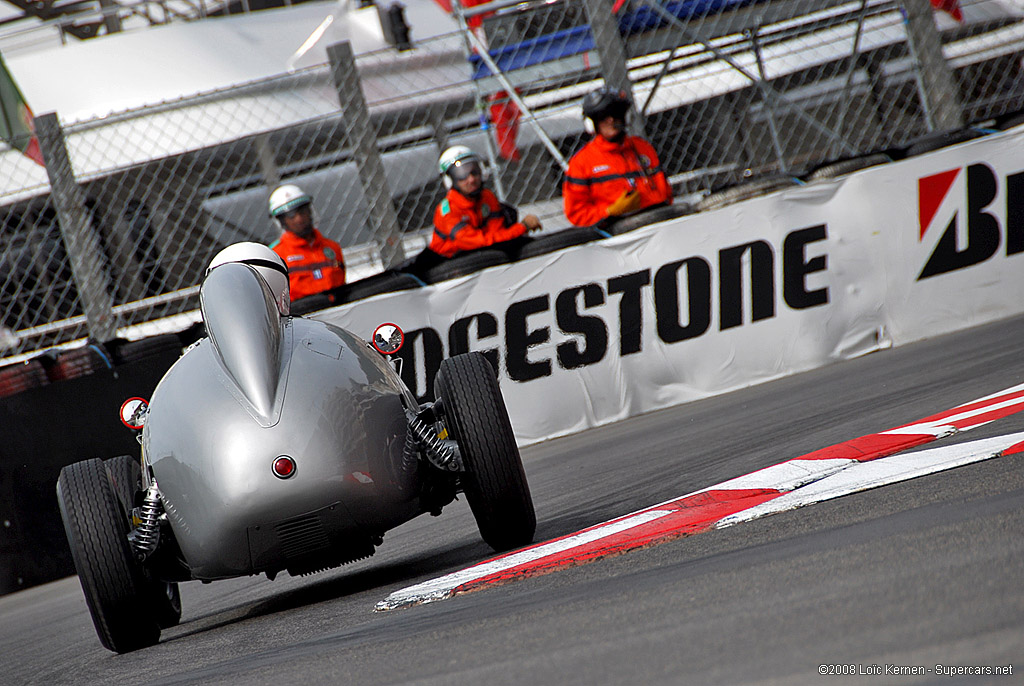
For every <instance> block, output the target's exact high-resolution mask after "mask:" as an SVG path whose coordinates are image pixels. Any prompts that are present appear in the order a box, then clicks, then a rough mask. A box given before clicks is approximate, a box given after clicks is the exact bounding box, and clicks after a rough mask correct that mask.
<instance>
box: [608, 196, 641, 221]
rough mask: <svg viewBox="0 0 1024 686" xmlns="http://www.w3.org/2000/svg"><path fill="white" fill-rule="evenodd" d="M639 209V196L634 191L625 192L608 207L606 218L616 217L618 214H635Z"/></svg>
mask: <svg viewBox="0 0 1024 686" xmlns="http://www.w3.org/2000/svg"><path fill="white" fill-rule="evenodd" d="M639 209H640V194H639V193H637V192H636V191H635V190H631V191H626V192H625V193H623V194H622V195H620V196H619V199H618V200H616V201H615V202H613V203H612V204H611V205H609V206H608V216H609V217H617V216H619V215H620V214H627V213H629V212H635V211H637V210H639Z"/></svg>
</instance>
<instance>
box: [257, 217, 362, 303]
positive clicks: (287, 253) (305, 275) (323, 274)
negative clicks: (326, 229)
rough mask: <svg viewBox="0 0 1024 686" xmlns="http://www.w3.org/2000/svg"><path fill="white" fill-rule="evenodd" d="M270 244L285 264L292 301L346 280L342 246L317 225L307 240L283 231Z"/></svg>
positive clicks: (338, 284)
mask: <svg viewBox="0 0 1024 686" xmlns="http://www.w3.org/2000/svg"><path fill="white" fill-rule="evenodd" d="M270 248H271V249H272V250H273V251H274V252H276V253H277V254H278V255H280V256H281V259H282V260H284V263H285V264H286V265H288V287H289V289H290V290H291V299H292V300H293V301H294V300H298V299H299V298H305V297H306V296H307V295H313V294H315V293H320V292H322V291H326V290H330V289H332V288H336V287H337V286H341V285H342V284H344V283H345V262H344V260H343V259H342V255H341V246H339V245H338V244H337V243H335V242H334V241H332V240H331V239H330V238H325V237H324V235H323V234H322V233H320V232H319V231H318V230H316V229H313V235H312V236H311V237H310V238H309V239H308V240H307V239H305V238H300V237H299V236H298V235H296V234H294V233H292V232H291V231H284V232H283V233H282V234H281V237H280V238H279V239H277V241H275V242H274V243H272V244H271V245H270Z"/></svg>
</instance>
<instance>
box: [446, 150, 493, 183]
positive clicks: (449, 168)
mask: <svg viewBox="0 0 1024 686" xmlns="http://www.w3.org/2000/svg"><path fill="white" fill-rule="evenodd" d="M464 162H476V163H477V164H479V165H480V170H481V173H483V167H484V165H483V162H482V161H481V160H480V156H479V155H477V154H476V153H475V152H473V151H472V150H470V149H469V148H467V147H466V146H465V145H453V146H452V147H450V148H448V149H447V150H445V151H444V152H443V153H441V157H440V158H439V159H438V160H437V168H438V171H440V172H441V178H442V179H443V180H444V186H445V188H451V187H452V172H453V171H454V169H455V168H456V167H457V166H459V165H460V164H462V163H464Z"/></svg>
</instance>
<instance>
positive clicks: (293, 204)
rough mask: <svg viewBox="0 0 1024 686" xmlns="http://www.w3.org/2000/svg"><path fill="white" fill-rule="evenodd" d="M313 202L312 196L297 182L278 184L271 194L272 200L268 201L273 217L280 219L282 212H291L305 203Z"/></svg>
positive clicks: (268, 207)
mask: <svg viewBox="0 0 1024 686" xmlns="http://www.w3.org/2000/svg"><path fill="white" fill-rule="evenodd" d="M311 202H313V198H312V196H310V195H309V194H308V193H306V192H305V191H304V190H302V189H301V188H299V187H298V186H296V185H295V184H292V183H286V184H285V185H283V186H278V187H277V189H276V190H275V191H274V192H273V193H271V194H270V201H269V202H268V203H267V209H268V210H269V211H270V216H271V217H273V218H274V219H279V218H280V216H281V215H282V214H286V213H288V212H291V211H292V210H295V209H298V208H300V207H302V206H303V205H308V204H310V203H311Z"/></svg>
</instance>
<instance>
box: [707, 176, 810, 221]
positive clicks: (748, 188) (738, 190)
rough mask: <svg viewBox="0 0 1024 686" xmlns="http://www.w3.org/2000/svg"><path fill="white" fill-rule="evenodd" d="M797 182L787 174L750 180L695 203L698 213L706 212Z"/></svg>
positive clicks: (793, 184) (716, 192)
mask: <svg viewBox="0 0 1024 686" xmlns="http://www.w3.org/2000/svg"><path fill="white" fill-rule="evenodd" d="M796 184H797V181H796V180H795V179H794V178H793V177H792V176H789V175H788V174H770V175H768V176H763V177H761V178H756V179H751V180H750V181H745V182H743V183H741V184H739V185H736V186H732V187H731V188H726V189H724V190H720V191H715V192H714V193H712V194H711V195H705V196H704V197H703V198H701V199H700V200H699V201H698V202H697V211H698V212H707V211H708V210H714V209H717V208H719V207H725V206H726V205H732V204H733V203H737V202H740V201H741V200H747V199H749V198H754V197H757V196H759V195H766V194H768V193H771V192H772V191H777V190H779V189H780V188H787V187H789V186H795V185H796Z"/></svg>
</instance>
